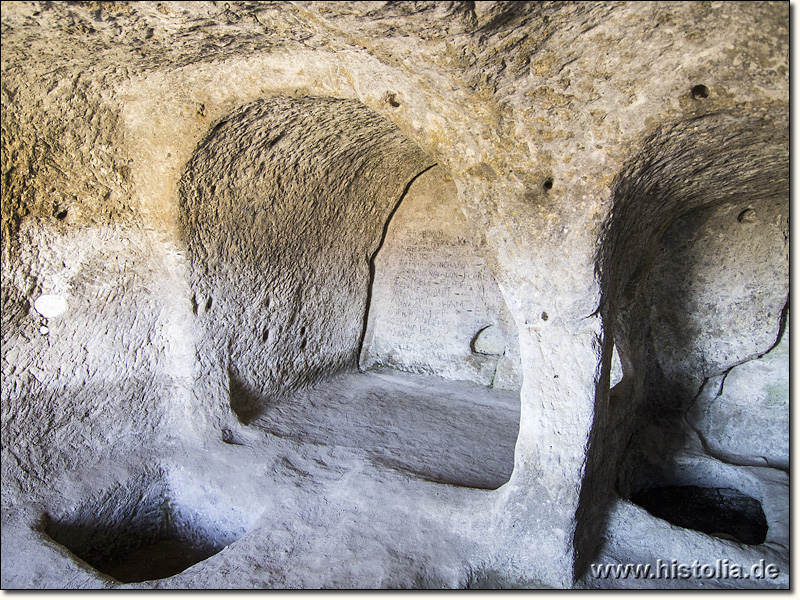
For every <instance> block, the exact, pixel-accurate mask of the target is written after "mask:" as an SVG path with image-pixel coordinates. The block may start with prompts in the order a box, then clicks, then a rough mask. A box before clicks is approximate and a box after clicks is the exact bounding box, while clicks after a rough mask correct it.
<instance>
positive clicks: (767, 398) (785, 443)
mask: <svg viewBox="0 0 800 600" xmlns="http://www.w3.org/2000/svg"><path fill="white" fill-rule="evenodd" d="M686 417H687V419H688V420H689V422H690V423H691V424H692V426H693V427H694V428H695V429H696V430H697V433H698V434H699V435H700V436H701V437H702V440H703V442H704V444H705V445H706V447H707V448H708V449H709V451H710V452H711V453H712V454H713V455H714V456H718V457H720V458H721V459H723V460H727V461H729V462H735V463H738V464H753V465H768V466H770V467H775V468H777V469H784V470H788V469H789V429H790V428H789V324H788V317H787V322H786V328H785V330H784V331H783V335H782V336H781V341H780V343H778V345H777V346H775V347H774V348H773V349H772V350H770V351H769V352H767V353H766V354H764V355H763V356H761V357H759V358H757V359H753V360H750V361H747V362H745V363H742V364H740V365H737V366H735V367H732V368H731V369H730V370H729V371H727V372H726V373H725V374H724V375H720V376H718V377H712V378H711V379H709V380H708V381H707V382H706V383H705V385H704V386H703V389H702V390H701V392H700V394H699V395H698V397H697V399H696V400H695V402H694V404H693V405H692V407H691V409H690V410H689V412H688V413H687V415H686ZM744 423H747V426H746V427H743V424H744Z"/></svg>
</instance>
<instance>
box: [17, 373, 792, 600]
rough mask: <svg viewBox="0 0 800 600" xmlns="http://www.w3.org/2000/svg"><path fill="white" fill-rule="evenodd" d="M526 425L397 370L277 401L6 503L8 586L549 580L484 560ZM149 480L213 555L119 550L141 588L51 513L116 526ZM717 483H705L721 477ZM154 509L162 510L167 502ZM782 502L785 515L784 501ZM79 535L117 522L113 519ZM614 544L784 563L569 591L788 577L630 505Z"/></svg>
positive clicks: (777, 541)
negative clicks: (232, 426)
mask: <svg viewBox="0 0 800 600" xmlns="http://www.w3.org/2000/svg"><path fill="white" fill-rule="evenodd" d="M518 419H519V401H518V398H517V395H516V394H514V393H510V392H503V391H497V390H492V389H488V388H484V387H481V386H478V385H475V384H471V383H462V382H451V381H446V380H442V379H437V378H432V377H425V376H420V375H410V374H402V373H397V372H393V371H382V372H370V373H365V374H361V373H354V374H347V375H342V376H339V377H337V378H335V379H333V380H331V381H328V382H325V383H324V384H320V385H318V386H316V387H315V388H311V389H308V390H304V391H302V392H299V393H296V394H294V395H292V396H291V397H287V398H284V399H283V400H282V401H281V402H279V403H275V404H274V405H272V406H271V407H269V408H267V409H266V410H265V411H264V412H263V413H262V414H261V415H259V416H258V417H257V418H256V419H254V420H253V421H251V423H250V424H249V425H247V426H244V427H241V428H240V429H239V430H238V431H235V432H230V434H229V435H227V436H224V435H222V436H220V437H219V438H217V439H209V438H206V439H204V440H201V439H198V440H191V439H187V440H181V441H180V442H178V440H176V443H175V444H174V445H173V444H169V445H166V446H163V447H160V448H143V450H142V453H141V455H139V456H124V457H119V459H118V461H115V462H113V463H108V462H105V463H98V464H94V465H89V464H87V465H84V466H83V468H82V469H81V470H80V471H78V472H71V473H66V472H65V473H63V474H59V475H58V476H56V477H55V478H54V480H53V482H52V483H51V485H49V486H48V488H47V489H46V490H42V491H41V492H40V493H39V494H38V498H37V500H36V501H35V502H31V501H30V498H29V497H27V496H25V495H24V494H18V495H17V496H18V497H15V494H12V493H10V492H9V493H6V494H4V505H3V527H2V534H3V535H2V537H3V539H2V546H3V552H2V557H3V568H2V573H3V587H5V588H6V589H10V588H116V587H122V588H175V589H182V588H183V589H234V588H244V589H262V588H277V589H296V588H302V589H319V588H334V589H377V588H390V589H397V588H426V589H434V588H468V587H490V588H496V587H524V588H536V587H541V584H540V582H539V581H538V580H537V579H536V577H537V575H536V573H535V572H533V571H532V572H531V575H530V577H529V578H527V579H525V580H520V581H516V580H509V579H508V578H507V577H505V576H502V575H501V574H500V572H499V571H498V567H500V568H502V567H501V566H498V565H495V564H493V562H492V561H493V557H496V556H497V554H496V553H497V552H499V551H502V548H499V547H498V546H497V540H496V539H494V537H493V536H492V534H491V532H492V531H493V527H495V525H496V524H495V522H494V519H495V518H496V517H497V514H496V511H497V506H498V503H499V504H502V496H503V494H504V492H503V490H504V489H505V488H503V489H500V490H497V491H491V488H495V487H497V486H499V485H502V484H503V483H504V482H505V481H506V480H507V478H508V477H509V475H510V473H511V469H512V466H513V452H514V443H515V440H516V435H517V427H518ZM708 460H711V459H708ZM714 464H716V462H715V463H714ZM746 470H747V472H748V473H750V472H752V477H753V478H754V479H753V481H754V482H755V483H756V484H757V485H759V486H762V487H763V489H764V493H765V497H767V498H772V497H773V496H775V494H776V492H769V491H768V490H767V487H768V488H769V489H773V490H778V492H781V490H788V485H787V481H785V480H786V479H787V478H786V476H785V474H782V473H778V474H777V475H774V474H773V471H774V470H772V469H754V468H746ZM143 474H144V475H145V477H144V478H143ZM144 479H147V480H150V481H156V482H158V485H162V486H163V488H164V490H166V491H165V492H164V494H165V495H164V497H163V498H164V500H165V501H166V500H168V501H169V504H170V505H172V506H175V507H176V510H177V511H178V512H177V513H176V514H180V518H181V519H183V520H184V523H185V525H186V527H190V528H191V527H194V526H195V525H194V524H197V525H198V526H199V525H203V523H205V525H203V527H206V529H202V527H201V528H200V529H195V531H201V532H202V531H205V532H206V533H205V534H204V535H205V536H206V538H205V539H198V542H199V543H200V544H201V545H206V546H214V547H216V548H221V551H219V552H218V553H216V554H214V555H212V556H210V557H209V558H207V559H206V560H203V561H202V562H198V563H197V564H194V565H192V566H189V567H188V568H186V569H185V570H183V571H182V572H179V573H178V574H176V575H174V576H168V577H166V578H163V579H158V577H163V573H164V572H165V571H164V569H167V570H168V571H171V572H172V573H174V572H175V571H176V570H177V569H178V568H180V567H182V565H180V566H179V567H178V568H173V566H174V565H165V564H164V560H161V559H159V558H158V556H160V555H158V553H159V552H161V553H163V551H164V544H163V543H160V542H159V544H152V545H151V546H150V547H149V548H148V547H147V546H146V545H142V547H141V548H134V549H133V552H132V553H130V552H129V551H128V553H127V554H124V555H123V554H120V556H119V557H118V558H119V564H114V565H113V568H114V569H115V572H116V573H117V575H118V576H121V577H122V578H124V579H126V580H128V581H130V582H131V583H120V582H119V581H115V580H114V579H112V578H111V577H109V576H108V575H109V573H108V571H109V570H110V569H109V568H108V567H106V569H105V571H103V569H102V568H101V569H99V570H95V569H94V568H92V567H91V566H90V565H88V564H86V563H84V562H83V561H81V560H79V559H77V558H76V557H75V556H74V555H72V554H71V553H70V552H69V551H68V550H67V549H66V548H65V547H64V546H62V545H60V544H57V543H55V542H54V541H53V540H52V539H51V538H50V537H49V536H48V535H47V534H46V533H45V532H44V530H43V527H42V522H43V515H45V514H46V515H50V516H52V517H54V518H58V519H61V518H64V519H69V518H70V514H74V513H75V511H76V507H77V510H78V511H80V507H81V505H83V506H86V505H88V504H89V502H90V500H91V499H92V498H94V499H96V498H97V497H107V498H111V500H109V501H108V504H109V506H108V507H107V508H108V510H104V509H103V508H104V507H101V509H100V510H97V511H96V514H97V520H98V521H99V520H102V519H103V518H106V517H108V516H109V515H111V517H109V518H111V519H113V518H115V517H114V515H119V514H120V512H119V510H116V509H115V508H114V506H112V505H113V504H114V503H117V504H118V505H120V506H122V505H126V503H127V504H128V505H130V504H131V499H133V500H136V499H137V498H140V497H141V496H142V494H143V491H142V490H140V489H138V488H137V484H136V482H138V481H141V480H144ZM712 479H713V478H712ZM717 479H719V478H716V479H713V481H712V483H714V484H715V485H718V486H721V485H723V483H725V482H723V481H721V480H720V481H717ZM773 479H774V481H772V480H773ZM710 481H711V480H710ZM725 485H727V484H725ZM764 486H766V487H764ZM479 488H484V489H479ZM109 490H111V494H108V491H109ZM6 491H8V490H6ZM152 502H154V503H155V505H158V502H159V498H155V499H154V500H152ZM134 504H135V502H134ZM165 504H166V502H165ZM773 504H775V506H778V507H781V506H788V501H786V500H785V499H784V497H783V492H781V493H778V494H777V496H776V498H775V500H774V502H773ZM765 512H767V514H768V516H770V515H772V517H771V519H772V522H773V524H775V527H777V528H780V529H783V528H785V529H786V530H787V531H788V527H785V524H784V521H786V523H788V511H786V512H787V514H786V515H783V514H782V513H781V514H778V515H777V518H776V517H775V515H776V509H775V507H774V506H771V504H765ZM778 513H780V511H778ZM84 514H87V513H86V511H84ZM89 514H92V513H91V511H89ZM104 515H105V516H104ZM86 525H87V526H88V528H89V529H91V528H92V527H99V528H108V529H113V527H114V526H115V523H112V522H109V523H100V522H98V523H87V524H86ZM606 535H607V540H606V542H605V543H604V544H603V546H602V547H601V548H600V551H599V554H598V555H597V556H596V557H594V559H593V561H596V562H598V563H610V562H613V563H631V562H635V563H653V564H655V561H656V559H658V558H663V559H664V560H668V559H670V558H676V559H679V560H682V561H686V562H688V563H691V562H692V560H694V559H696V558H701V559H704V560H705V561H707V562H709V563H713V562H714V560H716V559H717V558H719V557H727V558H728V559H729V560H730V561H731V562H733V561H738V562H740V563H742V564H751V563H755V562H757V561H758V559H759V558H760V557H761V556H767V557H768V558H769V560H771V561H773V562H776V563H777V564H779V565H780V567H781V574H782V576H781V578H780V579H779V580H777V581H774V582H772V581H767V582H755V581H751V582H744V585H743V582H741V581H728V580H715V581H708V582H706V581H700V582H698V581H696V580H691V581H684V580H634V579H612V578H600V579H596V578H593V577H592V576H591V574H590V573H587V575H586V577H585V578H583V579H582V580H581V581H580V582H578V583H577V587H589V588H598V587H599V588H631V587H632V588H642V587H644V588H649V587H655V588H659V587H668V588H671V587H678V588H681V587H696V586H698V585H700V586H701V587H710V588H719V587H723V588H726V587H751V586H752V587H763V586H766V587H785V586H786V585H787V584H788V563H786V562H785V561H784V559H783V556H784V554H786V553H787V551H786V548H787V547H788V546H785V545H784V544H785V542H783V541H781V540H782V538H783V537H784V536H783V535H779V536H778V537H777V538H776V536H775V534H774V532H773V531H771V532H770V536H769V540H768V541H767V542H766V543H765V544H764V545H762V546H744V545H740V544H737V543H735V542H732V541H729V540H723V539H719V538H716V537H710V536H708V535H706V534H703V533H700V532H697V531H691V530H687V529H681V528H677V527H675V526H673V525H671V524H669V523H667V522H666V521H663V520H661V519H657V518H655V517H653V516H651V515H649V514H648V513H647V511H645V510H644V509H642V508H640V507H637V506H635V505H633V504H632V503H630V502H628V501H624V500H620V501H619V502H617V503H616V504H615V505H614V507H613V510H612V514H611V515H610V516H609V521H608V525H607V534H606ZM201 537H202V536H201ZM770 540H774V541H770ZM786 543H788V542H786ZM112 550H113V549H112ZM180 550H181V552H183V551H184V550H186V548H184V547H183V546H181V548H180ZM137 552H138V554H137ZM187 552H189V553H190V554H191V552H193V549H192V548H189V549H188V550H187ZM765 553H766V554H765ZM112 554H113V552H112ZM168 554H169V552H168ZM206 556H207V554H206ZM190 558H191V557H190ZM198 558H202V556H200V555H199V554H198ZM131 561H133V562H131ZM189 562H191V561H189ZM134 563H135V564H134Z"/></svg>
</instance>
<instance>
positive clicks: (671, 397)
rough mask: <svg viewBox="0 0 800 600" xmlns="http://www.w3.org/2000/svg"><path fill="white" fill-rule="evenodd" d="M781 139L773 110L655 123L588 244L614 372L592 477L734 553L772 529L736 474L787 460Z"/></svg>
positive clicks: (754, 490)
mask: <svg viewBox="0 0 800 600" xmlns="http://www.w3.org/2000/svg"><path fill="white" fill-rule="evenodd" d="M767 124H769V125H767ZM730 131H736V132H737V135H730ZM787 139H788V123H787V122H786V120H785V116H782V113H781V112H780V111H777V110H776V111H775V113H774V114H771V115H770V116H769V118H768V119H763V120H762V119H761V118H754V117H753V116H752V115H751V114H749V113H745V112H738V111H733V112H731V113H730V114H722V113H719V114H709V115H704V116H700V117H697V118H695V119H693V120H691V121H687V122H683V123H677V124H675V125H672V126H670V127H665V128H664V131H662V132H658V133H657V134H655V135H654V136H653V137H652V138H651V139H648V140H646V141H645V143H644V147H645V152H643V154H642V155H641V156H642V158H640V159H637V160H635V161H633V162H632V163H631V165H630V166H629V168H628V169H627V170H626V171H625V172H624V173H623V174H622V176H621V177H620V178H619V179H618V181H617V185H616V192H615V208H614V212H613V214H612V217H611V218H610V220H609V223H608V224H607V228H606V236H605V240H604V246H603V248H602V250H601V257H602V265H603V268H602V271H603V286H604V295H605V299H604V303H605V304H604V305H605V312H604V322H605V323H606V325H607V327H608V330H609V331H610V332H611V333H612V336H611V341H612V342H613V343H614V344H616V346H617V347H618V349H619V354H620V359H621V363H622V367H623V372H624V375H623V377H622V380H621V381H620V382H618V383H616V385H615V386H614V387H613V389H611V390H610V393H609V404H608V410H609V412H608V415H607V417H606V418H607V422H608V424H607V425H606V427H607V439H608V446H607V447H606V452H608V454H606V460H605V463H604V465H603V466H599V464H598V471H600V470H602V469H609V470H610V468H611V465H613V464H614V463H615V462H616V464H617V465H618V469H617V472H616V473H610V472H609V473H608V474H607V475H606V477H607V478H608V480H616V484H617V485H616V487H617V491H618V492H619V494H620V495H622V496H624V497H627V498H629V499H631V500H633V501H634V502H636V503H638V504H640V505H641V506H643V507H644V508H646V509H647V510H648V511H650V512H651V513H652V514H654V515H656V516H658V517H661V518H664V519H666V520H669V521H670V522H672V523H673V524H675V525H679V526H681V527H686V528H690V529H697V530H700V531H703V532H705V533H710V534H712V535H717V536H719V537H730V538H733V539H735V540H737V541H741V542H744V543H747V544H759V543H761V542H763V541H764V539H765V536H766V535H767V531H768V526H770V527H771V525H772V523H770V514H766V515H765V514H764V512H763V510H762V503H763V504H764V506H766V504H768V502H766V503H765V501H768V500H769V498H765V497H764V496H763V494H764V493H766V492H763V490H762V489H760V488H759V486H753V485H752V483H751V478H752V473H751V471H748V470H747V469H748V467H765V466H766V467H772V468H775V469H778V470H785V469H786V468H787V467H788V432H789V421H788V414H789V411H788V408H789V405H788V402H789V394H788V348H787V346H788V334H789V331H788V281H789V277H788V276H789V263H788V239H789V222H788V216H789V203H788V190H789V186H788V181H789V179H788V174H789V169H788V164H789V163H788V145H787V143H786V140H787ZM615 455H616V457H618V458H616V460H615V459H614V458H612V457H614V456H615ZM670 505H680V506H674V507H670ZM769 535H770V536H773V538H775V536H778V537H780V535H782V534H780V532H777V531H770V532H769ZM775 539H777V538H775Z"/></svg>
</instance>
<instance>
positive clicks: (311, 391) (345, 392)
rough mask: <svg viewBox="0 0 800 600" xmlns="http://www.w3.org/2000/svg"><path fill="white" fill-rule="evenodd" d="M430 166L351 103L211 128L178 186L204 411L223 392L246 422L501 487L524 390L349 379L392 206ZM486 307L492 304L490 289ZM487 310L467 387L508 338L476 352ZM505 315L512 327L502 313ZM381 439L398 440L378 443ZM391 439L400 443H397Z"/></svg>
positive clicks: (319, 104) (246, 112) (250, 113)
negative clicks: (473, 372) (480, 364)
mask: <svg viewBox="0 0 800 600" xmlns="http://www.w3.org/2000/svg"><path fill="white" fill-rule="evenodd" d="M433 164H434V163H433V161H432V160H431V159H430V157H428V156H427V155H425V154H424V153H423V152H422V151H421V150H420V149H419V148H418V147H417V146H416V145H415V144H413V143H412V142H410V141H409V140H408V139H406V138H405V137H404V136H403V135H402V134H401V133H400V131H399V130H398V129H397V128H396V127H395V126H394V125H392V124H391V123H389V122H387V121H386V120H384V119H383V118H382V117H380V116H379V115H377V114H375V113H374V112H372V111H371V110H370V109H368V108H367V107H365V106H364V105H363V104H361V103H359V102H357V101H352V100H338V99H330V98H285V97H276V98H267V99H263V100H260V101H257V102H254V103H252V104H250V105H247V106H244V107H242V108H241V109H239V110H237V111H235V112H234V113H233V114H231V115H229V116H228V117H227V118H226V119H224V120H223V121H221V122H220V123H218V124H217V125H216V126H215V127H214V128H213V130H212V131H211V132H210V134H209V136H208V137H207V138H206V140H205V141H204V142H203V143H202V144H201V145H200V146H199V147H198V149H197V151H196V152H195V155H194V156H193V158H192V160H191V161H190V163H189V165H188V166H187V169H186V173H185V175H184V177H183V178H182V180H181V198H182V200H181V207H182V224H183V234H184V239H185V241H186V244H187V248H188V255H189V259H190V264H191V281H190V284H191V287H192V292H193V296H192V298H191V302H192V309H193V313H194V315H195V317H196V319H197V321H196V325H197V326H198V328H197V331H199V332H200V337H201V339H200V340H198V350H199V354H200V364H201V369H202V371H203V373H202V375H201V376H200V377H199V378H198V382H199V386H198V387H199V389H201V390H202V389H204V387H205V388H206V399H204V400H203V401H205V402H219V398H218V396H219V395H220V391H224V392H226V393H227V395H228V399H229V403H230V408H231V410H232V411H233V412H234V413H235V415H236V416H237V417H238V419H239V421H240V422H241V424H243V425H249V426H253V427H254V428H255V429H257V430H260V431H264V432H266V433H274V434H277V435H281V436H284V437H286V436H291V437H293V438H295V439H298V440H301V441H306V442H311V443H315V444H326V445H339V446H347V447H348V448H359V449H361V450H362V451H363V452H365V453H366V454H367V455H369V456H370V457H371V458H373V459H374V461H375V462H377V463H380V464H382V465H384V466H386V465H388V466H391V467H394V468H401V469H403V470H405V471H410V472H413V473H415V474H417V475H420V476H422V477H424V478H426V479H430V480H434V481H441V482H447V483H453V484H458V485H467V486H472V487H497V486H499V485H500V484H501V483H503V482H505V481H506V480H507V479H508V477H509V476H510V473H511V470H512V468H513V452H514V443H515V440H516V436H517V432H518V421H519V400H518V398H519V396H518V393H515V392H506V391H503V390H491V389H489V390H488V391H487V389H486V388H485V387H482V386H478V385H473V386H470V385H461V386H456V387H452V386H453V385H455V384H447V382H444V381H440V380H439V379H437V378H431V376H432V375H438V374H441V373H440V372H438V371H435V370H422V373H418V374H417V375H416V376H414V375H409V376H408V377H411V379H408V377H406V378H405V379H402V378H401V379H402V381H401V380H400V379H398V378H397V377H393V376H392V375H391V374H390V375H388V376H379V375H376V374H371V375H370V374H362V373H359V371H358V368H359V364H358V358H359V352H360V351H361V349H362V347H363V342H364V339H365V330H364V328H365V325H366V321H367V313H368V309H369V305H370V297H371V295H372V294H371V289H370V286H372V285H373V282H374V280H375V270H376V267H377V268H378V270H380V264H378V263H374V262H373V260H374V259H375V256H376V254H377V253H378V249H379V248H380V247H381V244H382V241H383V239H384V236H385V232H386V229H387V223H388V222H389V220H390V218H391V216H392V215H393V214H395V212H396V211H397V209H398V204H400V206H401V207H402V202H404V201H405V200H404V198H407V197H409V193H410V192H409V190H413V189H415V187H414V186H416V185H417V182H418V180H422V179H423V178H424V177H426V176H428V175H429V173H433V170H432V169H431V167H433ZM436 172H437V173H438V174H439V177H445V176H444V175H443V173H444V171H443V169H441V168H439V167H436ZM449 185H450V186H451V188H449V189H453V190H454V188H452V182H451V183H450V184H449ZM411 195H412V196H413V193H412V194H411ZM451 200H453V199H451ZM460 219H461V223H460V225H462V226H465V225H466V221H465V220H464V217H463V215H461V216H460ZM464 243H465V245H467V246H468V247H469V250H470V251H471V252H472V253H473V254H474V253H475V251H476V250H477V249H478V246H479V244H478V242H475V241H474V240H472V239H471V238H470V239H467V238H465V239H464ZM440 246H441V251H442V252H447V251H449V250H450V249H449V248H448V247H447V244H440ZM433 251H434V252H435V251H436V249H435V248H434V249H433ZM421 256H422V253H420V254H419V256H414V255H413V254H411V255H410V256H409V257H408V258H409V260H416V259H418V258H419V257H421ZM462 258H463V257H462ZM474 258H475V257H474V256H473V257H472V259H474ZM490 277H491V276H490V275H488V272H487V274H484V275H483V279H482V280H481V283H482V284H483V281H484V280H485V279H487V278H490ZM491 283H493V281H491ZM492 298H493V301H494V302H495V305H497V306H498V307H499V304H501V303H502V299H501V298H500V296H499V291H497V290H496V284H495V290H494V296H492ZM500 310H501V309H500V308H498V309H497V310H495V311H494V313H498V312H499V311H500ZM503 310H504V309H503ZM484 312H486V314H484V315H481V316H480V319H479V320H478V321H475V323H473V324H472V325H471V326H472V327H473V329H474V331H470V332H469V335H468V337H467V338H466V341H464V342H463V348H462V349H461V350H462V351H463V352H464V353H466V354H467V355H474V356H476V357H477V359H476V360H477V361H479V362H480V361H482V362H483V363H486V365H488V368H484V369H483V370H484V371H486V372H487V373H489V375H490V376H489V377H488V379H487V378H486V377H484V380H477V381H478V383H482V384H484V386H485V385H487V384H491V383H492V380H493V378H494V373H495V371H497V364H498V362H499V359H500V358H501V357H502V356H503V354H504V353H505V342H504V345H503V347H501V348H499V350H498V349H494V348H489V345H487V344H485V343H484V344H483V345H481V344H478V346H477V347H478V350H479V352H474V348H472V347H471V346H470V342H471V340H472V339H473V338H476V337H477V335H478V333H480V331H481V330H483V329H486V328H487V327H489V326H492V325H493V322H492V321H491V315H490V314H489V313H488V312H487V311H484ZM487 317H489V320H488V321H487V320H486V319H487ZM494 318H495V319H496V320H497V324H498V326H499V324H500V321H499V320H498V319H500V317H499V316H497V314H495V317H494ZM502 319H504V321H503V323H507V321H508V317H507V315H506V314H505V313H503V314H502ZM484 321H485V322H484ZM498 328H499V327H498ZM485 337H486V336H485ZM484 342H485V340H484ZM514 343H515V340H512V342H511V343H510V344H509V347H510V348H512V352H513V349H514V348H515V346H514ZM487 348H489V350H487ZM481 349H483V351H484V353H481V352H480V350H481ZM446 358H448V359H449V360H451V361H452V362H453V363H454V364H456V363H457V362H458V357H455V356H452V355H450V356H448V357H446ZM390 366H400V365H390ZM411 370H413V369H411ZM414 377H416V379H415V378H414ZM457 378H458V377H457ZM461 379H471V380H473V381H475V378H471V377H461ZM509 379H510V378H509ZM513 383H514V382H513V381H512V386H511V387H513ZM448 386H450V387H448ZM498 387H503V386H498ZM505 387H509V386H505ZM443 399H447V401H445V402H443V401H442V400H443ZM345 400H346V401H345ZM492 406H494V407H495V409H496V410H495V411H494V413H496V415H495V414H493V410H492V408H491V407H492ZM495 417H496V418H495ZM487 422H492V426H485V424H486V423H487ZM388 431H393V432H394V433H393V434H392V435H391V436H388V437H387V436H385V435H383V434H382V433H380V432H388ZM365 432H366V433H365ZM227 435H228V437H230V435H231V434H230V433H228V434H227ZM398 436H399V437H401V438H402V439H403V441H402V443H400V444H393V440H395V439H396V438H397V437H398ZM390 438H391V439H390ZM462 446H463V448H461V449H460V450H458V451H457V452H452V451H451V449H452V448H457V447H458V448H460V447H462ZM458 461H463V462H464V466H459V465H458V464H455V463H457V462H458Z"/></svg>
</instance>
